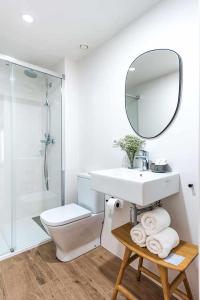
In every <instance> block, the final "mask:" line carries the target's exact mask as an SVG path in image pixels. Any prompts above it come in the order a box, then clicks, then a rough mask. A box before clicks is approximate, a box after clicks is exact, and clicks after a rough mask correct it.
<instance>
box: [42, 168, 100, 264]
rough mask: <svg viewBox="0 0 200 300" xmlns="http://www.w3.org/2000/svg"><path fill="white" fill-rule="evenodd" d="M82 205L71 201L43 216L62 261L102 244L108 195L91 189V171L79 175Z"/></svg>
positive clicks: (79, 192)
mask: <svg viewBox="0 0 200 300" xmlns="http://www.w3.org/2000/svg"><path fill="white" fill-rule="evenodd" d="M78 204H81V205H77V204H74V203H72V204H67V205H64V206H60V207H57V208H53V209H50V210H47V211H45V212H43V213H42V214H41V215H40V218H41V221H42V223H43V225H44V226H45V228H46V229H47V231H48V233H49V235H50V236H51V237H52V239H53V241H54V243H55V245H56V256H57V258H58V259H59V260H61V261H70V260H72V259H74V258H76V257H78V256H80V255H82V254H84V253H86V252H88V251H90V250H92V249H94V248H96V247H97V246H99V245H100V235H101V231H102V226H103V219H104V195H103V194H101V193H96V192H94V191H91V190H90V176H89V175H88V174H81V175H79V176H78ZM83 206H84V207H83ZM86 207H87V208H86ZM89 208H91V210H89Z"/></svg>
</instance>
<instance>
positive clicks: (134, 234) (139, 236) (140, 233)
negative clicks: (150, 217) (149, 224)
mask: <svg viewBox="0 0 200 300" xmlns="http://www.w3.org/2000/svg"><path fill="white" fill-rule="evenodd" d="M130 235H131V238H132V240H133V242H135V243H136V244H137V245H138V246H140V247H145V246H146V238H147V235H146V233H145V230H144V228H143V226H142V224H141V223H139V224H137V225H135V226H134V227H133V228H132V229H131V231H130Z"/></svg>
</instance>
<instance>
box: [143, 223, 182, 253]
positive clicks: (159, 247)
mask: <svg viewBox="0 0 200 300" xmlns="http://www.w3.org/2000/svg"><path fill="white" fill-rule="evenodd" d="M179 242H180V239H179V236H178V233H177V232H176V230H174V229H173V228H171V227H168V228H166V229H164V230H163V231H161V232H159V233H157V234H153V235H151V236H149V237H148V238H147V240H146V246H147V249H148V250H149V251H150V252H152V253H154V254H158V256H159V257H160V258H165V257H167V256H168V255H169V253H170V251H171V250H172V249H173V248H175V247H176V246H177V245H178V244H179Z"/></svg>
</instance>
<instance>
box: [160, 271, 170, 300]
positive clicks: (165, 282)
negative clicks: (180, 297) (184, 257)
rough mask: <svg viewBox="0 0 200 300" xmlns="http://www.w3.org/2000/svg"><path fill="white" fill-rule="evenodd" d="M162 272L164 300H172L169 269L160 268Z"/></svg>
mask: <svg viewBox="0 0 200 300" xmlns="http://www.w3.org/2000/svg"><path fill="white" fill-rule="evenodd" d="M158 269H159V272H160V279H161V284H162V289H163V296H164V300H170V290H169V282H168V271H167V268H164V267H161V266H158Z"/></svg>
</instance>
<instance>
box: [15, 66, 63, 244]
mask: <svg viewBox="0 0 200 300" xmlns="http://www.w3.org/2000/svg"><path fill="white" fill-rule="evenodd" d="M12 76H13V81H12V99H13V120H12V122H13V161H14V163H13V176H14V178H15V181H14V183H13V191H14V198H15V212H14V213H13V216H14V218H15V225H16V226H15V232H16V234H15V235H16V239H15V249H16V250H20V249H24V248H26V247H30V246H32V245H35V244H38V243H40V242H42V241H44V240H46V239H48V238H49V237H48V235H47V233H46V232H45V230H44V228H43V227H42V224H41V223H40V218H39V216H40V214H41V212H42V211H44V210H46V209H49V208H53V207H56V206H59V205H61V161H62V157H61V154H62V153H61V79H59V78H56V77H54V76H49V75H47V74H44V73H41V72H37V71H35V70H31V69H27V68H24V67H22V66H19V65H14V64H13V75H12Z"/></svg>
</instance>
